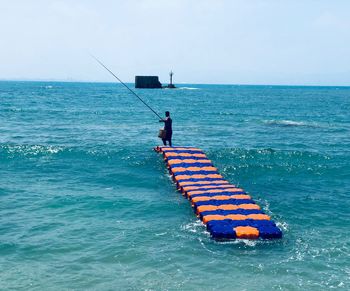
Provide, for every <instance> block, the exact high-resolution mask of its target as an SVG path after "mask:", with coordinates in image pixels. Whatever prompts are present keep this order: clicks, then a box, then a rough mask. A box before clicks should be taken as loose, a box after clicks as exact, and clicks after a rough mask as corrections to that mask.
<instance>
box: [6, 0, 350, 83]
mask: <svg viewBox="0 0 350 291" xmlns="http://www.w3.org/2000/svg"><path fill="white" fill-rule="evenodd" d="M89 53H92V54H94V55H96V56H97V57H99V58H100V59H101V60H102V61H103V62H105V63H106V65H107V66H108V67H110V68H111V69H112V70H113V71H114V72H115V73H116V74H117V75H119V77H120V78H122V79H123V80H124V81H126V82H133V81H134V76H135V75H159V77H160V80H161V81H162V82H164V83H167V81H168V72H169V71H170V70H171V69H172V70H173V71H174V72H175V75H174V81H175V83H200V84H203V83H219V84H220V83H221V84H290V85H297V84H300V85H350V1H349V0H292V1H289V0H285V1H282V0H279V1H278V0H241V1H238V0H125V1H118V0H114V1H112V0H95V1H92V0H31V1H30V0H22V1H21V0H0V79H15V80H18V79H25V80H43V79H44V80H72V81H75V80H77V81H113V79H112V78H111V77H110V76H109V75H108V74H107V73H106V72H105V71H103V70H102V69H101V68H100V67H99V66H98V65H97V64H96V63H95V61H94V60H93V59H92V58H91V57H90V56H89Z"/></svg>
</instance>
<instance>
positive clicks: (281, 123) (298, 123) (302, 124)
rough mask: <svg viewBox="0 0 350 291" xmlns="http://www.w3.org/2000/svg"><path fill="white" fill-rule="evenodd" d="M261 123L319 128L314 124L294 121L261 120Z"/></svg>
mask: <svg viewBox="0 0 350 291" xmlns="http://www.w3.org/2000/svg"><path fill="white" fill-rule="evenodd" d="M263 123H264V124H266V125H271V126H284V127H298V126H304V127H319V126H318V125H317V124H316V123H308V122H304V121H294V120H275V119H272V120H263Z"/></svg>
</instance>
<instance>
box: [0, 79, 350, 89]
mask: <svg viewBox="0 0 350 291" xmlns="http://www.w3.org/2000/svg"><path fill="white" fill-rule="evenodd" d="M0 82H47V83H49V82H51V83H101V84H120V83H118V82H116V81H98V80H91V81H88V80H73V79H2V78H0ZM123 82H124V81H123ZM124 83H126V84H135V82H124ZM175 85H178V86H181V85H218V86H276V87H277V86H280V87H350V84H349V85H316V84H254V83H188V82H186V83H185V82H179V83H177V84H176V83H175Z"/></svg>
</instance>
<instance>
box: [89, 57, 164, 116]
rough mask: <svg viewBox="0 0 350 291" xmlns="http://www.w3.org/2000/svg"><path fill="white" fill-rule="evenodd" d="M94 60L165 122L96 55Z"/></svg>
mask: <svg viewBox="0 0 350 291" xmlns="http://www.w3.org/2000/svg"><path fill="white" fill-rule="evenodd" d="M90 56H91V57H92V58H93V59H95V61H96V62H98V63H99V64H100V65H101V66H102V67H104V68H105V69H106V70H107V71H108V72H109V73H110V74H111V75H112V76H113V77H114V78H116V79H117V80H118V81H119V82H120V83H121V84H122V85H124V86H125V87H126V89H128V90H129V91H130V92H131V93H132V94H134V95H135V96H136V97H137V98H138V99H139V100H140V101H141V102H142V103H143V104H144V105H146V106H147V108H148V109H150V110H151V111H152V112H153V113H154V114H155V115H157V117H159V118H160V119H161V120H163V118H162V117H160V116H159V114H158V113H157V112H156V111H154V110H153V109H152V107H151V106H149V105H148V104H147V103H146V102H145V101H143V100H142V99H141V97H140V96H139V95H137V94H136V93H135V92H134V91H133V90H131V89H130V87H129V86H128V85H126V84H125V83H124V82H123V81H122V80H120V79H119V78H118V77H117V76H116V75H115V74H114V73H113V72H112V71H111V70H110V69H108V68H107V67H106V66H105V65H104V64H103V63H102V62H101V61H100V60H99V59H98V58H96V57H95V56H94V55H90Z"/></svg>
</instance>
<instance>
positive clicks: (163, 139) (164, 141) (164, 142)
mask: <svg viewBox="0 0 350 291" xmlns="http://www.w3.org/2000/svg"><path fill="white" fill-rule="evenodd" d="M162 141H163V145H165V146H166V139H165V138H162Z"/></svg>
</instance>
